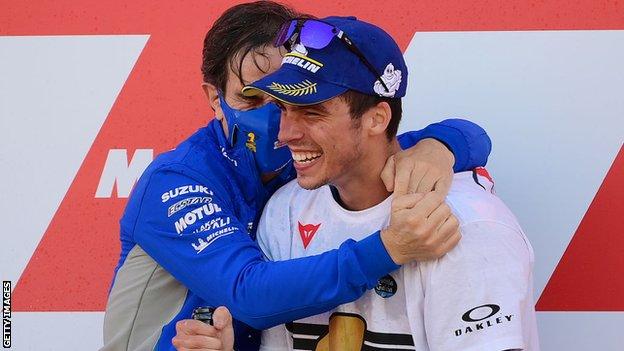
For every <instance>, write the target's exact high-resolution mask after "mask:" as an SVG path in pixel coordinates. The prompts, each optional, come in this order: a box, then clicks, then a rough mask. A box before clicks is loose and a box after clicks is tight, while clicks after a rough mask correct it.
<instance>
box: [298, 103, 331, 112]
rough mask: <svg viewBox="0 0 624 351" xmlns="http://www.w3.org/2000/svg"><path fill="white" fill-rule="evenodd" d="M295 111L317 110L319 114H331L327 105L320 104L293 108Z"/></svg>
mask: <svg viewBox="0 0 624 351" xmlns="http://www.w3.org/2000/svg"><path fill="white" fill-rule="evenodd" d="M293 109H295V110H316V111H318V112H321V113H325V114H327V113H329V110H328V109H327V107H325V105H324V104H323V103H320V104H316V105H307V106H293Z"/></svg>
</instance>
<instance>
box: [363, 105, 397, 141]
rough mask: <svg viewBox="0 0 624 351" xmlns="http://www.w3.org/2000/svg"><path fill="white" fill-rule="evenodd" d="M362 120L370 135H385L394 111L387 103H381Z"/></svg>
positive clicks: (365, 114)
mask: <svg viewBox="0 0 624 351" xmlns="http://www.w3.org/2000/svg"><path fill="white" fill-rule="evenodd" d="M362 118H363V120H362V122H363V126H364V127H365V128H366V129H367V132H368V135H370V136H376V135H381V134H385V133H386V129H387V128H388V124H390V120H391V119H392V110H391V109H390V105H388V103H387V102H380V103H378V104H377V105H375V106H373V107H372V108H371V109H369V110H368V111H366V113H364V115H363V116H362Z"/></svg>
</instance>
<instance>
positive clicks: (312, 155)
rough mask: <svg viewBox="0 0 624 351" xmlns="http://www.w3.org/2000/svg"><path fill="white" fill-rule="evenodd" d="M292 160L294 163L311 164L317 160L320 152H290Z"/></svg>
mask: <svg viewBox="0 0 624 351" xmlns="http://www.w3.org/2000/svg"><path fill="white" fill-rule="evenodd" d="M291 154H292V158H293V160H295V161H296V162H312V161H314V160H316V159H317V158H319V157H321V155H322V154H323V153H322V152H314V151H302V152H294V151H291Z"/></svg>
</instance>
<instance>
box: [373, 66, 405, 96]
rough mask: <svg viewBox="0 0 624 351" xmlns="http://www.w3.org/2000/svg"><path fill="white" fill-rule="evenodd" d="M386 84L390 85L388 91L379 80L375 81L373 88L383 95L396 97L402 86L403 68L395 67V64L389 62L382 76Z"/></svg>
mask: <svg viewBox="0 0 624 351" xmlns="http://www.w3.org/2000/svg"><path fill="white" fill-rule="evenodd" d="M381 80H383V82H384V84H385V85H386V86H387V87H388V91H386V89H385V88H384V86H383V85H382V84H381V82H380V81H379V80H376V81H375V85H374V86H373V90H374V91H375V92H376V93H377V94H379V96H383V97H394V94H396V92H397V90H399V87H400V86H401V70H398V69H394V65H393V64H391V63H389V64H388V65H387V66H386V69H384V74H383V75H382V76H381Z"/></svg>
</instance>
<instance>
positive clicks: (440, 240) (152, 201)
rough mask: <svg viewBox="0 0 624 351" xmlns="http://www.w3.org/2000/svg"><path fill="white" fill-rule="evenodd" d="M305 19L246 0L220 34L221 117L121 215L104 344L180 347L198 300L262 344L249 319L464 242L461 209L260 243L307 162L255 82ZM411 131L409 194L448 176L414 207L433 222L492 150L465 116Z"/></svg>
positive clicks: (246, 339)
mask: <svg viewBox="0 0 624 351" xmlns="http://www.w3.org/2000/svg"><path fill="white" fill-rule="evenodd" d="M294 17H296V14H295V13H294V12H293V11H292V10H290V9H288V8H286V7H284V6H282V5H279V4H276V3H272V2H258V3H252V4H242V5H237V6H235V7H233V8H231V9H229V10H227V11H226V12H225V13H224V14H223V15H222V16H221V17H220V18H219V19H218V20H217V21H216V22H215V24H214V26H213V27H212V29H210V31H209V32H208V34H207V35H206V38H205V40H204V59H203V65H202V72H203V75H204V81H205V83H204V84H203V88H204V90H205V92H206V96H207V97H208V102H209V104H210V106H211V107H212V108H213V109H214V110H215V120H213V121H212V122H210V123H209V124H208V126H207V127H205V128H202V129H200V130H199V131H197V132H196V133H195V134H194V135H192V136H191V137H189V138H188V139H187V140H186V141H184V142H182V143H181V144H180V145H178V147H177V148H176V149H174V150H172V151H169V152H167V153H164V154H162V155H160V156H158V157H157V158H156V159H155V160H154V162H152V164H151V165H150V166H149V167H148V168H147V169H146V171H145V172H144V174H143V175H142V177H141V179H140V180H139V181H138V182H137V184H136V186H135V188H134V190H133V194H132V195H131V197H130V199H129V202H128V205H127V207H126V210H125V213H124V215H123V217H122V219H121V221H120V224H121V246H122V250H121V257H120V260H119V264H118V266H117V268H116V271H115V278H114V281H113V285H112V287H111V291H110V294H109V300H108V304H107V307H106V315H105V320H104V344H105V345H104V348H103V350H152V349H155V350H169V349H171V348H172V344H171V342H172V341H171V340H172V338H173V336H174V334H175V328H176V322H177V321H179V320H182V319H185V318H189V317H190V316H191V313H192V311H193V310H194V309H195V308H197V307H200V306H219V305H225V306H228V307H229V309H230V310H231V312H232V314H233V316H234V317H235V319H236V320H238V321H240V322H235V326H236V332H237V348H238V349H240V350H253V349H257V347H258V345H259V332H255V331H254V330H253V329H251V328H250V327H249V326H251V327H253V328H256V329H264V328H268V327H271V326H275V325H278V324H280V323H284V322H287V321H290V320H295V319H298V318H303V317H306V316H310V315H315V314H318V313H321V312H324V311H327V310H329V309H331V308H334V307H336V306H338V305H340V304H343V303H347V302H350V301H353V300H355V299H357V298H358V297H360V296H361V295H362V294H363V293H364V292H365V291H366V290H368V289H370V288H372V287H374V286H375V285H376V284H377V280H378V279H379V278H380V277H382V276H384V275H386V274H388V273H389V272H390V271H392V270H394V269H396V268H397V263H405V262H408V261H411V260H426V259H431V258H435V257H439V256H440V255H442V254H444V253H445V252H447V251H448V250H450V249H451V248H452V247H453V246H455V245H456V244H457V242H458V241H459V237H460V236H459V233H458V232H457V226H456V223H455V222H454V220H453V219H452V216H450V215H447V216H446V217H444V216H443V217H440V218H436V219H435V220H434V219H431V220H429V221H428V222H427V223H414V222H411V221H409V220H407V219H403V218H397V219H396V221H395V222H393V223H392V225H391V226H389V227H388V228H385V229H384V230H382V229H383V227H381V226H380V227H378V228H375V229H373V230H370V231H368V232H367V233H362V234H364V235H362V240H359V241H357V242H356V241H353V240H346V239H345V240H344V243H343V244H342V245H340V247H338V248H337V249H335V250H331V251H329V252H327V253H323V254H319V255H317V256H314V257H307V258H303V259H298V260H290V261H283V262H267V261H266V260H265V258H264V256H263V254H262V251H261V250H260V248H259V247H258V245H257V243H256V242H255V241H254V238H255V231H256V228H257V223H258V220H259V217H260V213H261V210H262V208H263V207H264V204H265V203H266V201H267V200H268V198H269V196H270V195H271V194H272V193H273V192H274V191H275V190H276V189H278V188H279V187H280V186H282V185H284V184H285V183H287V182H288V181H289V180H291V179H293V178H294V177H295V170H294V166H293V161H292V155H291V153H290V152H289V150H288V149H287V148H286V147H282V145H280V144H279V143H277V133H278V129H279V118H280V110H279V108H278V107H277V105H276V104H274V103H267V101H266V99H265V98H263V97H259V96H255V97H253V96H245V95H243V94H242V92H241V89H242V87H243V85H244V84H248V83H250V82H253V81H255V80H257V79H260V78H262V77H263V76H264V75H266V74H268V73H271V72H273V71H275V70H276V69H277V68H279V66H280V63H281V61H282V55H283V54H285V51H284V50H283V48H277V47H275V46H274V45H273V40H274V39H275V37H276V34H277V31H278V30H279V28H280V25H281V24H283V23H284V22H286V21H287V20H290V19H292V18H294ZM308 67H310V66H308ZM380 74H381V73H380ZM386 88H390V87H389V86H388V87H386ZM310 89H313V88H310ZM304 90H305V88H304ZM294 94H297V92H294ZM432 138H436V139H439V140H441V141H443V142H444V143H445V144H446V145H447V146H448V147H449V148H450V149H451V150H452V151H453V153H451V152H449V150H448V149H447V148H446V146H444V144H442V143H440V142H438V141H436V140H435V139H432ZM419 141H420V142H419ZM401 142H402V143H403V145H404V146H405V147H406V148H407V147H410V146H411V148H409V149H407V150H405V151H402V152H399V153H396V154H395V155H394V156H393V157H390V162H389V164H388V167H387V168H386V171H385V173H384V174H383V178H384V180H385V182H386V184H387V187H388V189H394V190H395V192H397V193H406V192H425V191H430V190H431V189H432V188H434V187H435V189H436V192H434V193H432V194H434V195H432V196H430V198H431V199H430V200H429V201H420V202H416V201H414V202H412V203H406V204H405V211H408V212H410V213H412V214H413V216H414V217H416V218H423V219H424V218H426V217H428V216H429V215H430V214H431V213H432V212H434V211H436V209H437V208H439V207H440V206H442V198H443V195H441V194H445V193H446V192H447V191H448V184H447V183H450V176H447V174H450V173H451V168H452V167H453V160H454V161H455V162H454V168H455V169H456V170H463V169H470V168H473V167H476V166H480V165H483V164H484V163H485V161H486V159H487V156H488V154H489V138H488V137H487V135H486V134H485V133H484V131H483V130H482V129H481V128H479V127H478V126H475V125H474V124H472V123H470V122H467V121H461V120H450V121H445V122H443V123H439V124H434V125H431V126H429V127H427V128H426V129H424V130H422V131H418V132H412V133H408V134H406V135H403V136H402V138H401ZM416 142H418V143H416ZM415 144H416V145H415ZM414 145H415V146H414ZM453 154H454V155H453ZM317 156H318V155H313V154H309V155H308V154H303V155H299V156H297V157H304V158H308V159H310V160H311V159H313V158H316V157H317ZM423 159H424V160H426V161H425V162H422V160H423ZM395 169H396V172H395ZM395 173H396V179H395ZM310 235H312V234H310Z"/></svg>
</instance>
